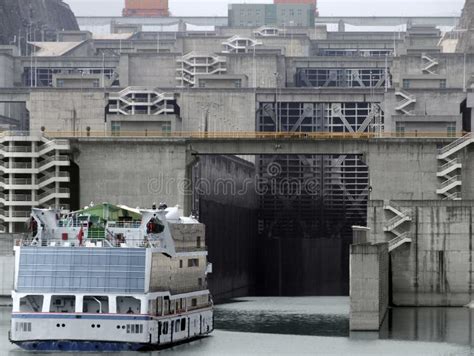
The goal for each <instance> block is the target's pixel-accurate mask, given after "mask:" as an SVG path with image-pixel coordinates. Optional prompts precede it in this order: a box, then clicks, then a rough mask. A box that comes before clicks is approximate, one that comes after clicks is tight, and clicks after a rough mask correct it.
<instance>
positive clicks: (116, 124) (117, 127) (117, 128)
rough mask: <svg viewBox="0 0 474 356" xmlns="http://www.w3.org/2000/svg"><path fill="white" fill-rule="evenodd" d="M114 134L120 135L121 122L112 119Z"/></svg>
mask: <svg viewBox="0 0 474 356" xmlns="http://www.w3.org/2000/svg"><path fill="white" fill-rule="evenodd" d="M111 129H112V136H120V122H115V121H112V124H111Z"/></svg>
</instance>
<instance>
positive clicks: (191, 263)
mask: <svg viewBox="0 0 474 356" xmlns="http://www.w3.org/2000/svg"><path fill="white" fill-rule="evenodd" d="M188 267H199V259H198V258H190V259H189V260H188Z"/></svg>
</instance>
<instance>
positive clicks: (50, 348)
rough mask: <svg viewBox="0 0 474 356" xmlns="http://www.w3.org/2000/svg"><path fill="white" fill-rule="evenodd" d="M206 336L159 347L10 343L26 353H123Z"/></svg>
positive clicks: (158, 348) (109, 343) (52, 341)
mask: <svg viewBox="0 0 474 356" xmlns="http://www.w3.org/2000/svg"><path fill="white" fill-rule="evenodd" d="M207 336H208V335H206V336H197V337H193V338H190V339H187V340H181V341H178V342H174V343H170V344H166V345H157V344H143V343H131V342H100V341H73V340H59V341H54V340H48V341H10V342H11V343H12V344H15V345H17V346H18V347H20V348H22V349H23V350H26V351H38V352H61V351H62V352H123V351H155V350H163V349H168V348H170V347H173V346H177V345H182V344H186V343H188V342H192V341H195V340H199V339H203V338H205V337H207Z"/></svg>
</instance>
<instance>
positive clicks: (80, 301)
mask: <svg viewBox="0 0 474 356" xmlns="http://www.w3.org/2000/svg"><path fill="white" fill-rule="evenodd" d="M75 309H76V310H75V312H76V313H82V311H83V309H84V296H83V295H76V308H75Z"/></svg>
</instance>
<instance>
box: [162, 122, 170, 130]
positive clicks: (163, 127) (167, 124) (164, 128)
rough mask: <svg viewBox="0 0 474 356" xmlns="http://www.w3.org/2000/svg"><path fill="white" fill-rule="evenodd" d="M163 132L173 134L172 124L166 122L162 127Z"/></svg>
mask: <svg viewBox="0 0 474 356" xmlns="http://www.w3.org/2000/svg"><path fill="white" fill-rule="evenodd" d="M161 132H164V133H170V132H171V123H169V122H165V123H164V124H163V125H161Z"/></svg>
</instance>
